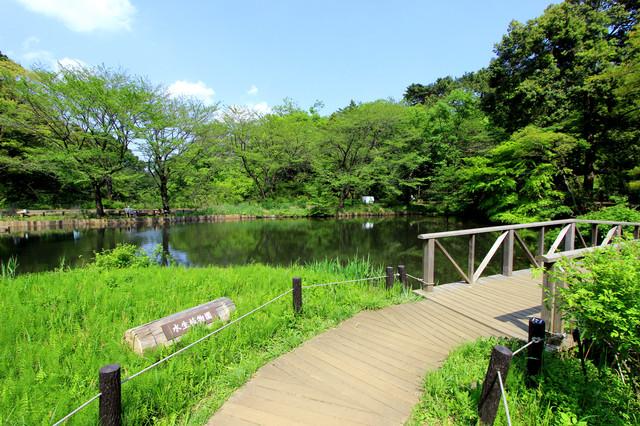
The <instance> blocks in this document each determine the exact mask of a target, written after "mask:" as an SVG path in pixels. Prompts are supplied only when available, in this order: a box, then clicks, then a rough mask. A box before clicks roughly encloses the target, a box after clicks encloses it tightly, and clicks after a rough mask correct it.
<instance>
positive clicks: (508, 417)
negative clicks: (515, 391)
mask: <svg viewBox="0 0 640 426" xmlns="http://www.w3.org/2000/svg"><path fill="white" fill-rule="evenodd" d="M498 383H500V392H501V393H502V402H503V403H504V412H505V414H506V416H507V424H508V425H509V426H511V415H510V414H509V404H507V393H506V392H505V390H504V384H503V383H502V374H500V372H499V371H498Z"/></svg>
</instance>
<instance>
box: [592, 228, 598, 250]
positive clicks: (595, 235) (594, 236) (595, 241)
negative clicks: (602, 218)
mask: <svg viewBox="0 0 640 426" xmlns="http://www.w3.org/2000/svg"><path fill="white" fill-rule="evenodd" d="M597 245H598V224H597V223H592V224H591V246H592V247H595V246H597Z"/></svg>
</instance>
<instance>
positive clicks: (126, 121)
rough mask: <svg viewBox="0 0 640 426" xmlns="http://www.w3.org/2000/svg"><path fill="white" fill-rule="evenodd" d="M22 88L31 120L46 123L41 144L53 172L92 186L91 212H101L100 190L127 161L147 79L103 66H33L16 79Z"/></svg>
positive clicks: (144, 100) (131, 163)
mask: <svg viewBox="0 0 640 426" xmlns="http://www.w3.org/2000/svg"><path fill="white" fill-rule="evenodd" d="M22 83H23V84H22V90H23V92H22V94H23V97H24V99H25V100H26V102H27V103H28V105H29V106H30V108H31V111H32V113H33V115H34V116H35V117H36V118H37V120H38V121H39V122H41V123H43V125H44V126H46V132H43V133H41V134H42V135H43V136H44V137H46V141H47V144H46V146H44V147H43V149H42V150H41V152H40V154H41V159H42V160H43V161H46V162H47V163H48V165H49V167H50V168H51V170H52V171H54V172H55V173H56V174H57V175H58V176H60V177H61V178H62V179H66V180H69V181H72V182H77V183H87V184H88V185H89V186H90V188H91V189H92V192H93V196H94V200H95V207H96V214H97V216H99V217H101V216H104V205H103V197H104V192H105V191H106V192H107V194H110V193H112V189H113V183H114V181H115V180H117V179H118V178H119V177H121V174H122V173H123V172H124V171H125V169H127V167H128V166H131V167H134V166H135V165H136V162H137V160H136V158H135V157H134V156H133V155H132V153H131V151H130V150H129V146H130V144H131V142H132V141H133V139H134V138H135V137H136V136H137V133H138V125H139V123H140V120H141V116H142V113H143V110H144V108H145V106H146V103H147V101H148V100H149V96H150V95H149V93H150V92H149V90H147V84H146V83H145V82H144V81H142V80H140V79H137V78H134V77H131V76H129V75H127V74H125V73H121V72H115V71H111V70H108V69H106V68H96V69H87V68H63V69H61V71H60V72H58V73H52V72H49V71H44V70H39V71H37V72H36V73H35V74H34V75H33V78H30V79H24V80H22Z"/></svg>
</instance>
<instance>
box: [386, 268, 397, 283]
mask: <svg viewBox="0 0 640 426" xmlns="http://www.w3.org/2000/svg"><path fill="white" fill-rule="evenodd" d="M393 281H395V277H394V276H393V266H387V281H386V284H387V285H386V287H387V288H392V287H393Z"/></svg>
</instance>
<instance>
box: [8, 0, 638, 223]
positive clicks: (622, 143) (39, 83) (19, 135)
mask: <svg viewBox="0 0 640 426" xmlns="http://www.w3.org/2000/svg"><path fill="white" fill-rule="evenodd" d="M558 29H562V31H559V30H558ZM496 41H497V44H496V45H495V49H494V50H495V58H494V59H493V60H491V62H490V63H489V64H488V65H487V66H486V67H484V68H482V69H479V70H475V71H472V72H468V73H466V74H464V75H462V76H449V75H442V76H441V77H440V78H438V79H436V80H435V81H432V82H415V83H413V84H411V85H409V86H408V87H406V88H405V89H404V95H403V96H402V99H400V100H391V99H385V100H376V101H371V102H364V103H361V102H356V101H351V102H350V103H348V104H347V105H345V106H344V107H343V108H340V109H338V110H337V111H332V112H325V111H323V108H322V103H321V102H317V103H316V104H314V105H310V106H309V105H306V106H301V105H298V104H296V103H295V101H293V100H291V99H285V100H283V102H282V103H281V104H280V105H278V106H276V107H274V108H273V109H272V110H271V111H269V112H266V113H257V112H255V111H254V110H251V109H248V108H243V107H239V106H232V105H223V104H214V105H204V104H202V103H200V102H198V101H197V100H194V99H190V98H178V99H176V98H173V97H171V96H170V95H169V93H168V91H167V88H166V87H162V86H156V85H153V84H151V83H150V82H149V81H147V80H146V79H145V78H142V77H140V76H136V75H132V74H130V73H128V72H126V71H123V70H116V69H114V68H110V67H109V66H99V67H75V66H74V67H67V68H65V67H60V69H58V70H57V71H50V70H47V69H35V70H28V69H24V68H22V67H21V66H20V65H19V64H17V63H16V62H14V61H12V60H11V59H10V58H9V57H7V56H6V55H4V54H1V53H0V210H7V209H8V210H18V211H19V210H22V209H40V208H61V207H75V208H81V209H85V210H88V209H91V210H93V211H94V214H95V216H97V217H102V216H104V215H105V211H106V210H107V209H123V208H125V207H127V206H131V207H132V208H134V209H143V208H147V209H157V210H158V211H162V212H164V213H170V212H171V211H174V210H175V209H179V208H192V209H197V210H203V211H206V210H209V211H215V212H220V213H231V214H236V213H242V214H276V215H295V216H310V215H311V216H323V215H325V216H326V215H334V214H336V213H339V212H342V211H345V210H347V211H348V210H349V209H356V210H359V207H358V205H362V201H361V199H362V197H363V196H373V197H374V198H375V203H376V204H377V205H380V206H383V207H384V208H385V209H387V208H388V209H391V210H401V211H404V210H413V209H415V210H418V211H421V212H426V213H432V214H441V215H458V216H464V215H469V216H473V217H474V218H476V219H478V220H489V221H493V222H523V221H533V220H545V219H554V218H561V217H569V216H575V215H580V214H585V213H588V212H589V211H591V210H593V209H594V208H595V207H597V206H600V205H602V204H603V203H604V204H606V203H609V202H611V199H612V197H626V198H627V199H628V200H629V202H630V203H631V204H634V205H635V204H638V202H639V201H640V193H639V191H640V168H639V166H638V165H639V164H640V148H639V147H640V142H639V138H638V134H639V133H640V128H639V127H638V126H639V125H640V124H639V123H640V108H638V102H639V99H640V94H639V92H638V87H640V86H639V84H638V81H639V79H640V31H639V29H638V8H637V7H636V6H635V5H634V3H633V2H622V1H606V2H587V1H577V0H567V1H564V2H561V3H558V4H554V5H551V6H549V7H548V8H547V9H546V10H545V12H544V13H543V14H542V15H541V16H539V17H537V18H535V19H532V20H530V21H528V22H526V23H519V22H515V21H514V22H513V23H511V24H510V26H509V27H508V28H506V33H505V34H504V36H503V37H502V39H501V40H496ZM402 90H403V88H402V87H399V88H398V91H399V92H401V91H402Z"/></svg>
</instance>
